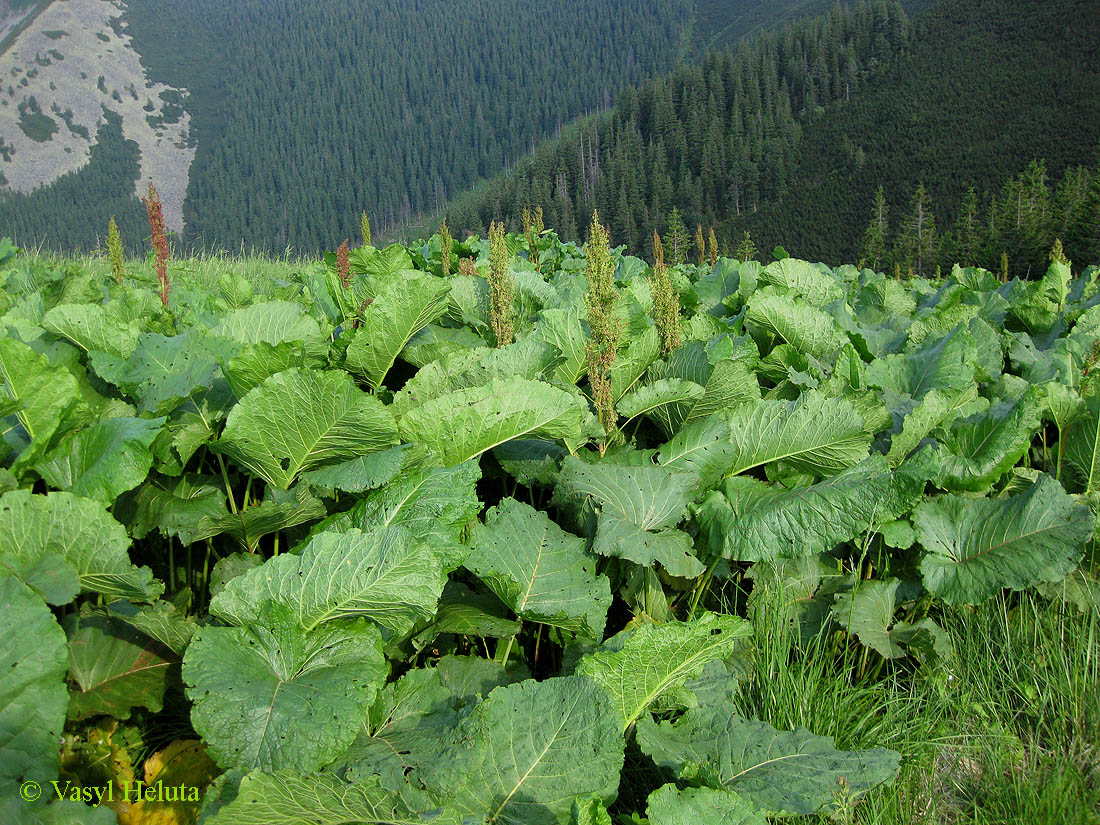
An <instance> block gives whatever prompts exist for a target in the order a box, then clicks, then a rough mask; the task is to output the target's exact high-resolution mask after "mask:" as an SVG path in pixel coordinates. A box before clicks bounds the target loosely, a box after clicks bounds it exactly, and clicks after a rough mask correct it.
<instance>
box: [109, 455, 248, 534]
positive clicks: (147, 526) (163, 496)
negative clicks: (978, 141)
mask: <svg viewBox="0 0 1100 825" xmlns="http://www.w3.org/2000/svg"><path fill="white" fill-rule="evenodd" d="M249 509H254V508H249ZM114 512H115V516H116V517H117V518H119V519H120V520H121V521H123V522H124V523H125V524H126V526H127V527H128V528H129V530H130V535H131V536H133V537H134V538H135V539H143V538H145V537H146V536H147V535H149V533H150V532H152V531H153V530H159V531H160V533H161V535H164V536H176V537H178V538H179V540H180V541H181V542H182V543H183V544H190V543H191V542H192V541H194V540H195V536H196V535H197V534H198V532H199V522H200V520H201V519H203V518H204V517H205V518H211V519H217V518H218V517H219V516H221V515H223V514H224V513H225V512H226V510H225V486H224V485H223V483H222V482H221V480H220V479H216V478H215V477H214V476H200V475H194V474H192V473H186V474H184V475H182V476H180V477H179V478H175V479H173V478H164V477H161V476H158V477H155V478H151V479H149V480H148V481H146V482H145V484H142V485H141V486H140V487H139V488H138V489H137V490H135V491H134V492H133V493H132V494H131V495H130V496H128V497H126V498H124V499H122V500H121V501H120V502H119V503H117V504H116V505H115V508H114Z"/></svg>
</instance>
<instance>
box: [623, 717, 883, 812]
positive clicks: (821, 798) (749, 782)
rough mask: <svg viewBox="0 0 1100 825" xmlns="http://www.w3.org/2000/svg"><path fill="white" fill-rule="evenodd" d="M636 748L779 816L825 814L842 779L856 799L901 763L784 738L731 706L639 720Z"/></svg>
mask: <svg viewBox="0 0 1100 825" xmlns="http://www.w3.org/2000/svg"><path fill="white" fill-rule="evenodd" d="M638 744H639V745H640V746H641V748H642V750H643V751H645V752H646V753H647V754H649V755H650V756H651V757H652V758H653V760H654V761H655V762H656V763H657V764H658V765H661V766H663V767H666V768H669V769H671V770H673V771H675V772H676V773H677V775H678V776H679V777H680V778H681V779H683V780H685V781H688V782H692V783H695V784H704V785H706V786H708V787H711V788H715V789H725V790H729V791H733V792H735V793H737V794H739V795H740V796H742V797H744V798H746V799H748V800H749V801H750V802H752V803H753V805H755V806H756V807H757V808H758V809H760V810H761V811H768V812H774V813H776V814H795V815H798V814H812V813H816V812H817V811H821V810H823V809H828V807H829V806H830V804H831V803H832V802H833V801H834V800H835V798H836V792H837V790H838V783H837V780H838V779H840V778H843V779H844V780H846V782H847V784H848V786H849V787H850V788H851V789H852V790H853V791H855V792H857V793H858V792H860V791H864V790H866V789H868V788H871V787H873V786H875V785H878V784H881V783H883V782H886V781H888V780H890V779H891V778H893V776H894V775H895V774H896V773H897V770H898V763H899V761H900V759H901V755H900V754H898V753H895V752H894V751H891V750H886V749H885V748H874V749H873V750H862V751H840V750H837V749H836V747H835V746H834V745H833V740H832V738H831V737H828V736H815V735H814V734H812V733H810V732H809V731H808V730H806V729H805V728H798V729H796V730H794V731H779V730H776V729H775V728H773V727H772V726H771V725H769V724H767V723H766V722H761V721H758V720H755V719H744V718H742V717H741V716H739V715H738V714H737V712H736V711H735V710H734V708H733V707H732V706H731V705H728V704H727V705H720V706H716V707H712V708H696V709H692V710H689V711H688V712H687V713H685V714H684V715H683V716H682V717H681V718H680V719H679V720H678V721H676V722H661V723H659V724H658V723H656V722H653V721H651V720H649V719H642V721H641V722H640V723H639V725H638Z"/></svg>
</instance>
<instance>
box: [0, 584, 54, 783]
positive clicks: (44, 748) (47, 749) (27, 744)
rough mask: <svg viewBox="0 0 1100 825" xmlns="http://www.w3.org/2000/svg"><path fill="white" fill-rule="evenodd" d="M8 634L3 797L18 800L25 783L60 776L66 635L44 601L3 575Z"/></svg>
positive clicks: (0, 765)
mask: <svg viewBox="0 0 1100 825" xmlns="http://www.w3.org/2000/svg"><path fill="white" fill-rule="evenodd" d="M0 604H2V605H4V624H5V632H4V634H3V639H6V640H7V641H0V798H9V799H14V798H16V789H17V787H18V786H19V785H20V784H21V783H22V782H23V781H25V780H28V779H33V780H34V781H36V782H38V783H40V784H42V785H46V787H49V786H48V785H47V782H48V781H49V780H50V779H53V778H55V777H56V776H57V770H58V764H59V757H58V752H59V748H58V741H59V738H60V736H61V729H62V727H63V726H64V724H65V706H66V704H67V703H68V701H69V693H68V691H67V690H66V689H65V667H66V664H67V660H66V648H65V632H64V631H63V630H62V629H61V627H60V626H59V625H58V624H57V620H56V619H54V617H53V614H52V613H51V612H50V609H49V608H48V607H47V606H46V604H45V603H44V602H43V601H42V599H41V597H40V596H39V595H38V594H37V593H34V592H32V591H31V589H30V588H29V587H27V586H26V585H25V584H23V583H22V582H19V581H17V580H16V579H14V578H12V577H10V576H3V577H0Z"/></svg>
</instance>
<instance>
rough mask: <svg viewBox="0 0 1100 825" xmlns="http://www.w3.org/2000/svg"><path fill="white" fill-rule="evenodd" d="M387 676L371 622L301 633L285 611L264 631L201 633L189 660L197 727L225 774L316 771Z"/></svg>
mask: <svg viewBox="0 0 1100 825" xmlns="http://www.w3.org/2000/svg"><path fill="white" fill-rule="evenodd" d="M385 674H386V664H385V660H384V659H383V657H382V638H381V635H380V634H379V632H378V629H377V628H376V627H374V626H373V625H370V624H368V623H367V621H366V620H365V619H351V620H342V621H334V622H327V623H325V624H323V625H321V626H320V627H318V628H317V629H316V630H312V631H308V630H303V629H302V627H301V625H300V624H299V623H298V621H297V619H296V618H295V617H294V616H293V614H292V613H291V611H290V610H289V609H288V608H285V607H275V606H272V607H270V608H269V610H268V611H267V613H266V614H265V615H264V616H263V622H262V624H256V625H249V626H248V627H213V626H209V627H204V628H202V629H200V630H199V632H198V633H197V634H195V638H194V639H193V640H192V641H191V644H190V645H189V646H188V648H187V653H186V654H185V656H184V660H183V680H184V682H185V683H186V684H187V696H188V698H189V699H190V700H191V701H192V703H193V705H192V708H191V721H192V724H193V725H194V726H195V730H196V731H198V733H199V735H200V736H202V738H203V741H204V742H206V743H207V746H208V748H209V750H210V755H211V756H212V757H213V758H214V759H215V761H216V762H217V763H218V764H219V765H220V766H221V767H223V768H241V769H245V770H247V769H251V768H264V769H279V768H287V769H290V770H296V771H314V770H317V769H318V768H321V767H322V766H324V765H327V764H328V763H329V762H331V761H332V760H333V759H335V758H336V757H337V756H339V755H340V753H342V752H343V751H344V750H345V749H346V748H347V746H348V745H350V744H351V741H352V740H353V739H354V738H355V733H356V730H357V728H358V727H359V725H360V724H362V722H363V720H364V718H365V717H366V712H367V708H368V707H369V706H370V703H371V701H372V700H373V699H374V695H375V692H376V690H377V688H378V687H379V686H380V685H381V683H382V681H383V679H384V678H385Z"/></svg>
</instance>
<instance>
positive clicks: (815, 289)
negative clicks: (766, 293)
mask: <svg viewBox="0 0 1100 825" xmlns="http://www.w3.org/2000/svg"><path fill="white" fill-rule="evenodd" d="M759 279H760V281H759V282H760V283H761V284H771V285H773V286H780V287H786V288H787V289H789V290H791V291H792V292H797V293H798V294H799V295H801V296H802V297H803V298H805V299H806V300H807V301H808V302H809V303H811V304H813V305H814V306H818V307H819V306H824V305H825V304H827V303H829V302H830V301H835V300H836V299H837V298H839V297H840V296H841V295H843V294H844V290H843V289H842V288H841V286H840V284H839V283H837V281H836V280H835V279H834V278H833V277H832V276H831V275H826V274H825V273H824V272H822V271H821V270H819V269H817V268H815V267H814V266H813V264H810V263H808V262H807V261H800V260H798V259H797V258H783V259H781V260H778V261H772V262H771V263H770V264H768V265H767V266H766V267H764V268H763V269H762V270H760V276H759Z"/></svg>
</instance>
